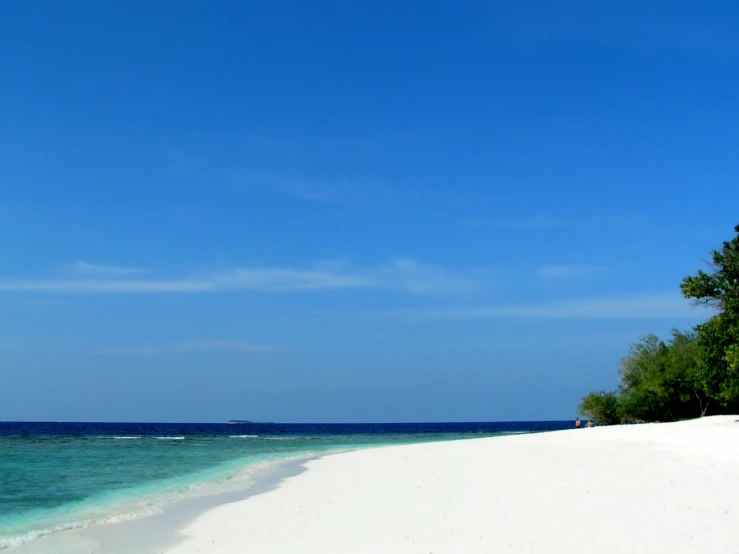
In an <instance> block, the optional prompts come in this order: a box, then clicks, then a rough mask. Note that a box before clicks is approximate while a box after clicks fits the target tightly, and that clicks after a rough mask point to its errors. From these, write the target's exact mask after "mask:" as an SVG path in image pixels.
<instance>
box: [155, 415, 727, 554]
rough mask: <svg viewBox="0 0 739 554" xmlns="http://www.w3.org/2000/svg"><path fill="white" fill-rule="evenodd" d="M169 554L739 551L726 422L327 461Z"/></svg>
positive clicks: (200, 526) (229, 511)
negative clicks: (248, 553) (251, 553)
mask: <svg viewBox="0 0 739 554" xmlns="http://www.w3.org/2000/svg"><path fill="white" fill-rule="evenodd" d="M182 534H183V541H182V542H180V543H179V544H177V545H176V546H174V547H173V548H170V549H169V550H167V553H168V554H194V553H209V554H231V553H233V554H236V553H244V552H259V553H261V554H280V553H285V554H287V553H290V554H294V553H296V552H299V553H307V554H310V553H319V552H320V553H322V554H340V553H351V554H364V553H366V554H369V553H372V554H380V553H382V554H393V553H399V554H400V553H402V554H429V553H433V554H441V553H448V554H475V553H486V554H487V553H496V554H501V553H513V552H517V553H524V554H559V553H562V554H565V553H566V554H573V553H591V552H592V553H598V554H625V553H643V554H660V553H665V554H667V553H669V554H680V553H685V554H688V553H689V554H696V553H703V552H705V553H710V554H721V553H726V554H728V553H731V552H739V546H738V545H739V416H721V417H712V418H704V419H702V420H697V421H688V422H682V423H672V424H652V425H638V426H622V427H608V428H593V429H580V430H571V431H559V432H553V433H544V434H537V435H514V436H507V437H498V438H488V439H477V440H463V441H455V442H446V443H432V444H421V445H412V446H395V447H387V448H378V449H372V450H361V451H355V452H350V453H344V454H338V455H333V456H327V457H325V458H322V459H317V460H313V461H310V462H309V463H308V464H307V471H305V472H304V473H302V474H300V475H297V476H294V477H291V478H289V479H286V480H285V481H284V482H282V483H281V484H280V486H279V487H278V488H277V489H276V490H273V491H271V492H267V493H265V494H261V495H256V496H252V497H250V498H248V499H245V500H241V501H238V502H234V503H231V504H224V505H221V506H218V507H216V508H214V509H212V510H210V511H208V512H206V513H204V514H202V515H201V516H199V517H197V518H196V519H194V520H193V521H192V522H191V523H190V524H188V525H187V527H186V528H185V529H183V530H182Z"/></svg>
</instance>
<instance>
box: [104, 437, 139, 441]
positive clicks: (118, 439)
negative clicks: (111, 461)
mask: <svg viewBox="0 0 739 554" xmlns="http://www.w3.org/2000/svg"><path fill="white" fill-rule="evenodd" d="M111 438H112V439H114V440H117V441H128V440H135V439H140V438H141V437H111Z"/></svg>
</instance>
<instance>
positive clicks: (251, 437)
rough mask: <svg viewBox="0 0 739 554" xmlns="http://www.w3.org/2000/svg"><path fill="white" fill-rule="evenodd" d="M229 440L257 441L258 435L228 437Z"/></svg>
mask: <svg viewBox="0 0 739 554" xmlns="http://www.w3.org/2000/svg"><path fill="white" fill-rule="evenodd" d="M228 438H229V439H258V438H259V435H229V436H228Z"/></svg>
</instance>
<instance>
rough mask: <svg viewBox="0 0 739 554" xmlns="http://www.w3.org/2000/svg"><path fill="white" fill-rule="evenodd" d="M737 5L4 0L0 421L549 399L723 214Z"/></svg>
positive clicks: (638, 330)
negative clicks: (62, 0) (29, 0)
mask: <svg viewBox="0 0 739 554" xmlns="http://www.w3.org/2000/svg"><path fill="white" fill-rule="evenodd" d="M737 17H739V6H737V5H736V3H734V2H714V3H711V7H710V9H708V8H707V7H706V6H705V5H704V4H703V3H699V2H692V3H689V2H672V3H664V2H644V1H642V2H630V1H622V2H602V1H595V2H588V3H580V4H578V5H575V4H572V3H565V2H551V1H547V2H543V1H542V2H515V3H514V2H475V1H466V2H442V1H430V2H411V1H409V2H397V1H395V2H389V1H374V2H338V1H334V2H328V1H323V0H318V1H316V2H298V1H293V2H287V1H270V2H240V1H239V2H236V1H224V2H219V3H218V4H217V5H214V4H212V3H207V2H192V1H182V2H177V3H167V2H159V3H150V2H139V1H134V2H98V1H94V2H93V1H81V2H75V3H59V2H35V3H33V4H30V3H27V2H20V1H11V2H3V3H2V5H0V34H1V36H2V42H0V53H1V55H0V72H1V73H0V74H2V80H3V86H2V87H0V106H2V114H3V116H2V125H0V222H2V233H0V240H1V241H2V242H1V244H2V253H3V255H2V256H0V378H1V379H2V386H1V387H0V419H22V420H137V421H141V420H157V421H221V420H225V419H230V418H249V419H260V420H274V421H423V420H426V421H428V420H434V421H439V420H446V421H465V420H467V421H469V420H516V419H562V418H570V417H574V415H576V412H575V408H576V405H577V403H578V401H579V399H580V397H581V396H582V395H583V394H585V393H587V392H588V391H590V390H593V389H603V388H610V387H613V386H615V384H616V380H617V377H616V372H617V370H618V362H619V358H620V357H621V356H622V355H624V354H625V353H626V351H627V350H628V346H629V345H630V344H631V343H632V342H634V341H635V340H637V339H638V338H639V337H640V336H642V335H644V334H645V333H647V332H656V333H659V334H667V333H668V332H669V330H670V328H672V327H680V328H687V327H689V326H691V325H694V324H695V323H698V322H700V321H701V320H702V318H703V317H704V316H705V314H704V313H703V312H700V311H696V310H695V309H693V308H692V307H690V306H689V305H688V304H687V303H686V302H684V301H683V300H682V299H681V298H680V294H679V287H678V285H679V282H680V280H681V279H682V277H683V276H685V275H687V274H690V273H693V272H694V271H696V270H697V269H698V268H699V267H700V265H701V260H702V259H705V258H706V257H707V255H708V253H709V251H710V249H711V248H713V247H716V246H718V245H719V244H720V242H721V241H722V240H725V239H728V238H729V237H730V236H731V232H732V228H733V226H734V225H735V224H736V223H737V222H739V213H737V209H736V208H737V206H739V186H738V185H737V183H738V182H739V180H738V179H737V177H739V166H738V164H737V162H736V151H737V142H736V135H737V124H738V123H739V111H738V109H737V103H736V93H737V90H738V86H739V75H738V74H737V72H736V64H737V62H738V61H739V35H737V33H736V29H735V25H734V22H735V21H737Z"/></svg>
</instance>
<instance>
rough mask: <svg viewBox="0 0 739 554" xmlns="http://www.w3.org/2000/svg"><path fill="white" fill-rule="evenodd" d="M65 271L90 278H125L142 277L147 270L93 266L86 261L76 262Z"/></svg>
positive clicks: (68, 265)
mask: <svg viewBox="0 0 739 554" xmlns="http://www.w3.org/2000/svg"><path fill="white" fill-rule="evenodd" d="M63 269H64V270H65V271H67V272H70V273H76V274H79V275H86V276H88V277H125V276H128V275H141V274H142V273H146V269H143V268H140V267H123V266H119V265H101V264H91V263H89V262H84V261H76V262H74V263H71V264H67V265H65V266H64V267H63Z"/></svg>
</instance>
